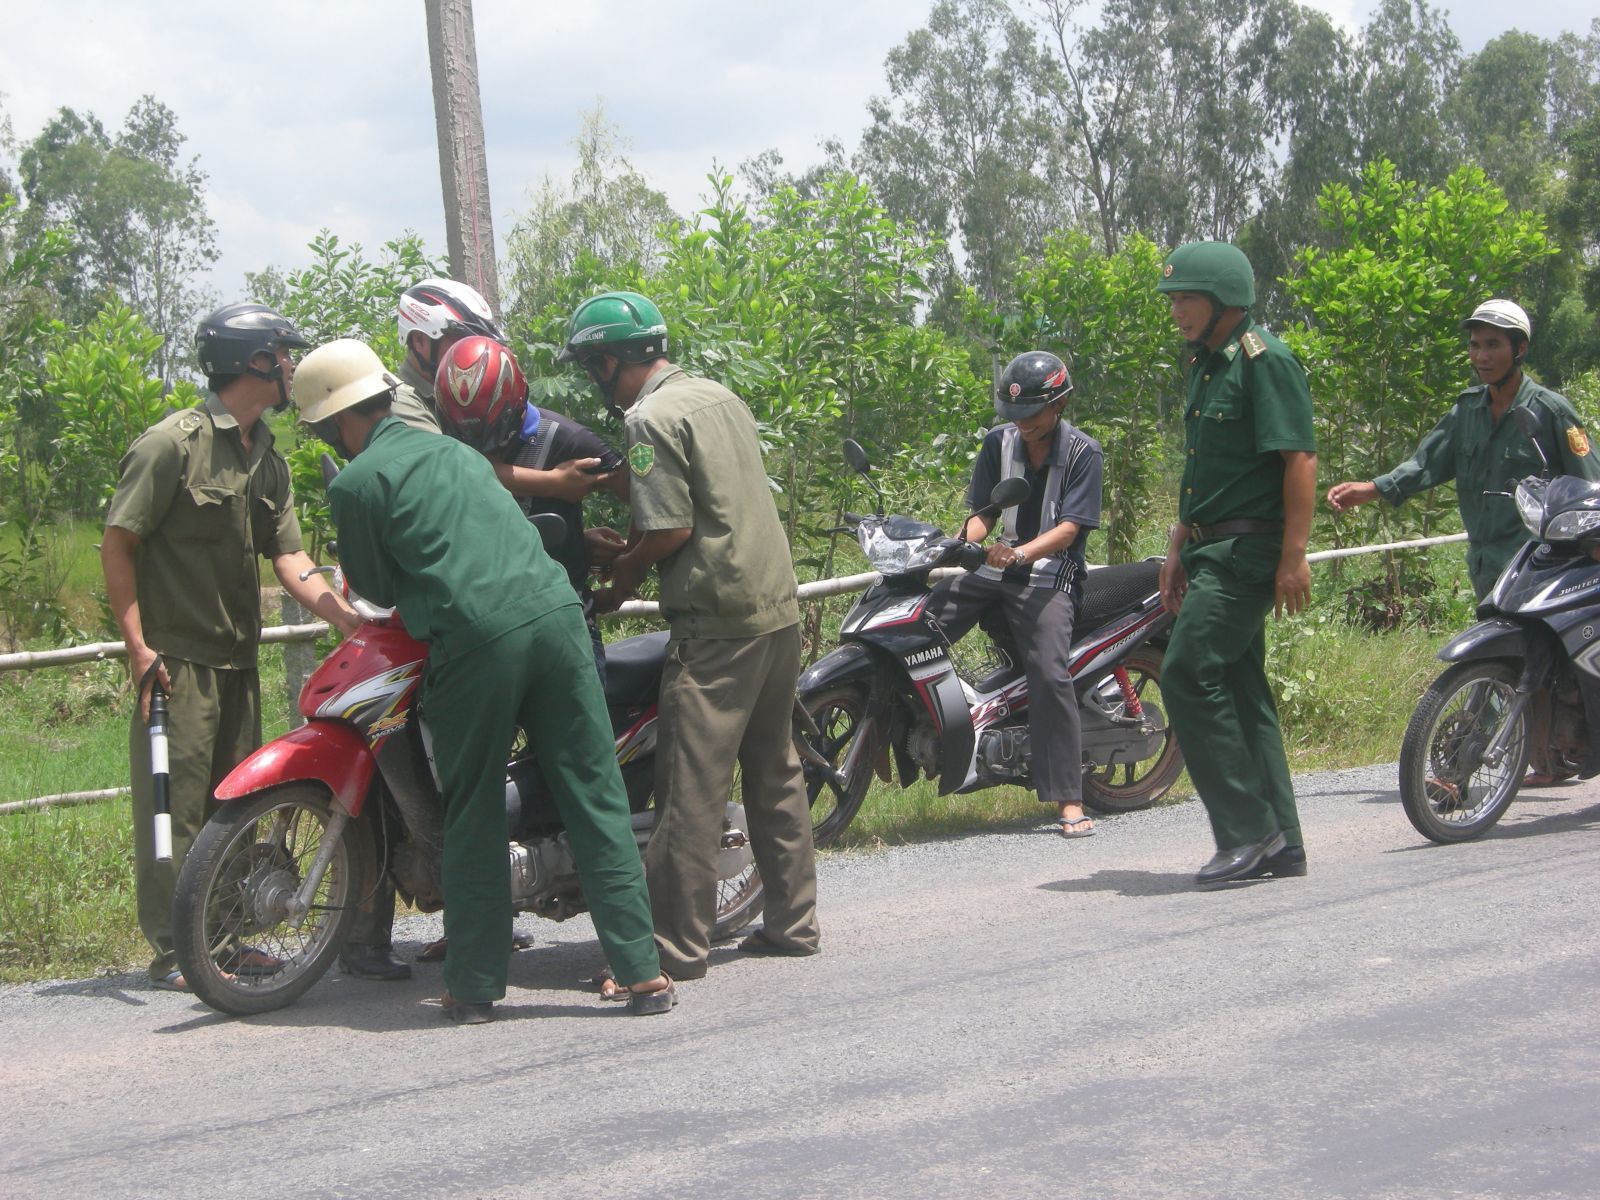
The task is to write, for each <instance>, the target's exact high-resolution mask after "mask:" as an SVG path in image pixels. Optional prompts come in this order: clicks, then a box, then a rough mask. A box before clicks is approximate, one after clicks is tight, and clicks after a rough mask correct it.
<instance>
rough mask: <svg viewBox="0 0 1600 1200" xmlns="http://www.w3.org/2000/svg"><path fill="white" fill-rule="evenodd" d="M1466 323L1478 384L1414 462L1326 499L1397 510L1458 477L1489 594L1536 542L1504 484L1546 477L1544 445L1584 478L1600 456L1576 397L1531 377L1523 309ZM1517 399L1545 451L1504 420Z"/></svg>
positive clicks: (1485, 313)
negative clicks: (1525, 367)
mask: <svg viewBox="0 0 1600 1200" xmlns="http://www.w3.org/2000/svg"><path fill="white" fill-rule="evenodd" d="M1461 328H1462V329H1463V330H1464V331H1465V332H1466V334H1467V357H1468V358H1469V359H1470V360H1471V362H1472V369H1473V370H1474V371H1475V372H1477V375H1478V379H1479V383H1478V384H1477V385H1476V386H1474V387H1470V388H1468V389H1467V390H1466V391H1464V392H1462V393H1461V395H1460V396H1458V397H1457V398H1456V401H1455V403H1454V404H1452V405H1451V406H1450V410H1449V411H1448V412H1446V413H1445V414H1444V416H1443V417H1441V418H1440V419H1439V423H1438V424H1437V425H1435V426H1434V427H1433V429H1432V431H1431V432H1430V433H1429V434H1428V435H1427V436H1426V437H1425V438H1423V439H1422V444H1421V445H1419V446H1418V447H1417V450H1416V453H1414V454H1413V455H1412V456H1411V457H1410V458H1409V459H1407V460H1406V461H1405V462H1403V463H1401V464H1400V465H1399V466H1398V467H1396V468H1395V469H1394V470H1392V471H1390V472H1389V473H1388V474H1386V475H1380V476H1378V477H1377V478H1376V479H1372V480H1368V481H1367V482H1365V483H1361V482H1356V481H1347V482H1345V483H1336V484H1334V485H1333V486H1332V487H1331V488H1329V489H1328V503H1329V504H1330V505H1331V506H1332V507H1333V510H1334V511H1335V512H1340V513H1342V512H1348V511H1349V510H1350V509H1352V508H1355V507H1356V506H1358V505H1361V504H1368V503H1370V502H1372V501H1373V500H1376V499H1378V498H1379V497H1382V498H1383V499H1384V500H1386V501H1388V503H1390V504H1392V505H1396V506H1398V505H1400V504H1403V503H1404V502H1405V501H1406V499H1407V498H1408V497H1411V496H1414V495H1416V494H1417V493H1418V492H1424V491H1427V490H1428V489H1429V488H1432V487H1437V486H1438V485H1439V484H1441V483H1449V482H1450V481H1451V480H1454V481H1455V485H1456V502H1457V503H1458V504H1459V505H1460V507H1461V524H1462V525H1463V526H1465V527H1466V531H1467V539H1468V541H1467V570H1468V572H1469V573H1470V574H1471V576H1472V590H1473V591H1474V592H1475V593H1476V594H1477V597H1478V599H1479V600H1482V599H1483V597H1484V596H1486V595H1487V594H1488V593H1489V589H1490V588H1492V587H1493V586H1494V581H1495V580H1496V579H1498V578H1499V577H1500V572H1501V571H1502V570H1504V569H1505V565H1506V563H1507V562H1509V561H1510V559H1511V556H1512V555H1513V554H1515V553H1516V552H1517V551H1518V550H1519V549H1521V547H1522V543H1523V542H1525V541H1527V540H1528V533H1527V530H1526V529H1524V528H1523V525H1522V518H1521V517H1519V516H1518V515H1517V506H1516V502H1515V501H1514V500H1512V498H1511V497H1510V496H1507V495H1505V494H1504V491H1505V485H1506V480H1508V479H1521V478H1522V477H1523V476H1525V475H1536V474H1538V473H1539V471H1540V469H1541V468H1542V466H1543V463H1542V460H1541V459H1540V457H1539V449H1542V450H1543V451H1544V453H1545V456H1546V457H1548V458H1549V460H1550V466H1551V469H1553V470H1554V471H1556V472H1557V473H1558V474H1562V475H1577V476H1580V477H1581V478H1584V479H1600V459H1596V457H1595V454H1594V451H1593V449H1592V448H1591V447H1590V444H1589V435H1588V434H1587V433H1586V432H1585V431H1584V428H1583V422H1582V421H1580V420H1579V419H1578V414H1577V412H1576V411H1574V409H1573V407H1572V404H1571V402H1570V401H1569V400H1568V399H1567V398H1566V397H1565V396H1562V395H1560V394H1559V393H1556V392H1553V391H1551V390H1550V389H1549V388H1547V387H1544V386H1542V385H1540V384H1539V383H1536V382H1535V381H1534V380H1532V379H1530V378H1528V376H1527V375H1525V374H1524V373H1523V371H1522V360H1523V359H1524V358H1526V357H1527V353H1528V342H1529V341H1530V339H1531V338H1532V336H1533V326H1532V323H1531V322H1529V320H1528V314H1527V313H1525V312H1523V311H1522V308H1521V307H1520V306H1519V305H1516V304H1514V303H1512V302H1511V301H1510V300H1487V301H1485V302H1484V303H1482V304H1480V305H1478V307H1477V308H1475V309H1473V311H1472V315H1471V316H1470V317H1468V318H1467V319H1466V320H1465V321H1463V322H1461ZM1513 405H1521V406H1522V407H1525V408H1529V409H1531V410H1533V412H1535V413H1536V414H1537V415H1538V417H1539V428H1540V433H1539V449H1535V448H1534V446H1533V444H1532V443H1531V442H1530V441H1529V440H1528V439H1527V438H1526V437H1524V436H1523V434H1522V431H1521V430H1519V429H1518V428H1517V424H1516V422H1515V421H1507V420H1503V419H1502V418H1504V417H1505V415H1506V413H1507V412H1508V411H1510V409H1511V407H1512V406H1513Z"/></svg>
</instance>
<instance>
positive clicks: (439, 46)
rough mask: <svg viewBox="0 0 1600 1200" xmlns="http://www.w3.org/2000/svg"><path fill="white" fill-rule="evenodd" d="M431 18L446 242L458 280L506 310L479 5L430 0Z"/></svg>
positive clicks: (430, 56)
mask: <svg viewBox="0 0 1600 1200" xmlns="http://www.w3.org/2000/svg"><path fill="white" fill-rule="evenodd" d="M423 3H424V5H425V6H426V8H427V13H428V59H429V62H430V63H431V64H432V68H433V115H434V122H435V124H436V125H437V127H438V135H439V178H440V181H441V183H443V185H444V228H445V241H446V244H447V245H448V247H449V251H450V274H451V275H452V276H453V277H454V278H456V279H458V280H460V281H461V282H462V283H470V284H471V285H472V286H473V287H475V288H477V289H478V291H480V292H482V293H483V296H484V299H486V300H488V302H489V307H490V308H492V309H493V310H494V311H495V312H496V313H498V312H499V311H500V283H499V277H498V275H497V274H496V272H495V263H494V222H493V219H492V217H491V214H490V207H489V158H488V154H487V153H486V151H485V149H484V141H483V105H482V103H481V102H480V101H479V99H478V50H477V42H476V41H475V40H474V37H473V32H472V0H423Z"/></svg>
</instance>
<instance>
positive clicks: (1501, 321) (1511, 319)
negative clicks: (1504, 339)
mask: <svg viewBox="0 0 1600 1200" xmlns="http://www.w3.org/2000/svg"><path fill="white" fill-rule="evenodd" d="M1474 325H1488V326H1491V327H1492V328H1495V329H1505V330H1508V331H1511V330H1514V331H1516V332H1518V333H1520V334H1522V336H1523V337H1524V338H1526V339H1527V340H1529V341H1532V340H1533V322H1532V321H1530V320H1528V314H1527V313H1525V312H1524V311H1523V310H1522V305H1520V304H1517V303H1515V302H1513V301H1511V300H1485V301H1484V302H1483V303H1482V304H1480V305H1478V307H1477V308H1475V309H1473V310H1472V315H1471V316H1470V317H1468V318H1467V319H1466V320H1465V321H1463V322H1461V328H1462V329H1463V330H1467V329H1471V328H1472V327H1473V326H1474Z"/></svg>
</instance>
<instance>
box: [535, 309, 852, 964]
mask: <svg viewBox="0 0 1600 1200" xmlns="http://www.w3.org/2000/svg"><path fill="white" fill-rule="evenodd" d="M560 357H561V361H563V362H576V363H578V364H579V365H581V366H582V367H583V369H584V370H585V371H586V372H588V375H589V378H590V380H591V381H593V383H594V384H595V386H596V387H597V388H599V389H600V392H601V394H602V395H603V396H604V397H605V401H606V404H607V406H608V407H609V408H610V409H611V410H612V411H613V412H614V413H615V412H621V413H623V414H624V424H625V426H626V430H627V457H628V474H629V485H630V486H629V504H630V509H631V514H632V522H631V523H632V529H631V530H630V534H629V539H628V540H629V546H628V549H627V550H625V551H624V552H623V553H622V554H620V555H618V557H617V558H616V560H615V561H614V562H613V564H612V584H611V587H610V588H609V589H607V590H605V591H604V592H602V593H601V594H600V595H598V596H597V603H598V604H599V605H600V607H601V608H602V610H604V609H607V608H615V607H616V606H617V605H618V604H620V603H621V601H622V600H623V599H624V598H625V597H626V596H628V595H630V594H631V593H632V592H634V591H635V590H636V589H637V588H638V586H639V584H640V583H641V582H642V581H643V580H644V577H645V575H646V574H647V573H648V571H649V570H650V568H651V567H652V566H656V565H659V566H660V569H661V611H662V613H663V614H664V615H665V617H666V618H667V621H668V623H669V625H670V626H671V630H672V637H671V642H670V644H669V646H668V652H667V664H666V670H665V672H664V673H663V675H662V680H661V695H660V700H659V707H660V724H659V726H658V730H657V734H656V738H657V741H656V775H655V785H656V804H657V805H658V807H659V809H660V818H659V820H658V823H657V825H656V829H655V833H654V834H653V835H652V836H651V839H650V845H649V847H648V849H647V850H646V852H645V877H646V879H647V881H648V883H649V885H650V905H651V911H652V914H653V917H654V920H655V929H656V945H657V947H658V948H659V950H660V953H661V966H662V969H663V970H665V971H666V972H667V974H668V975H670V976H672V977H673V978H674V979H698V978H700V977H701V976H703V975H704V974H705V972H706V958H707V956H708V955H709V954H710V951H711V928H712V924H713V922H714V920H715V916H716V905H717V858H718V854H719V853H720V844H721V835H722V823H723V814H724V805H725V803H726V802H727V798H728V795H729V792H730V790H731V788H732V786H733V768H734V763H735V762H737V763H738V764H739V765H740V767H741V768H742V770H743V773H744V785H743V793H742V794H743V801H744V805H745V809H746V811H747V812H748V813H749V818H750V839H751V851H752V853H753V854H754V856H755V860H756V866H757V867H758V868H759V869H760V871H761V878H762V882H763V883H764V884H765V888H766V896H765V909H764V914H765V919H764V924H763V927H762V929H761V930H760V931H759V932H757V933H754V934H752V935H750V936H749V937H748V938H746V939H745V940H744V941H743V942H742V943H741V944H740V949H741V950H744V951H746V952H749V953H754V954H780V955H795V956H801V955H808V954H815V953H816V952H817V949H818V945H819V936H820V935H819V932H818V928H817V911H816V910H817V903H816V897H817V880H816V861H815V855H814V851H813V847H812V839H811V813H810V808H809V806H808V804H807V802H806V790H805V781H804V779H803V777H802V775H801V773H800V761H799V757H798V756H797V755H796V753H795V749H794V743H793V741H792V739H791V737H790V714H791V713H792V712H793V708H794V688H795V680H796V678H797V677H798V675H799V673H800V627H799V621H800V609H799V604H798V601H797V599H796V595H795V592H796V587H795V578H794V565H793V562H792V560H791V559H790V556H789V543H788V539H787V538H786V537H785V536H784V532H783V525H782V522H781V521H780V520H779V519H778V510H777V506H776V505H775V504H774V503H773V501H772V492H771V490H770V489H769V488H768V486H767V475H766V470H765V468H764V467H763V465H762V461H761V444H760V441H759V439H758V437H757V433H756V423H755V418H754V417H753V416H751V414H750V410H749V409H748V408H747V407H745V404H744V402H743V401H742V400H740V399H739V397H738V396H735V395H734V394H733V393H732V392H730V391H728V389H727V388H724V387H722V386H721V385H719V384H716V383H713V382H711V381H710V380H706V379H697V378H695V377H693V376H691V375H688V374H686V373H684V371H683V370H681V369H680V368H678V367H675V366H673V365H672V364H671V363H670V362H668V361H667V324H666V321H665V320H664V319H663V318H662V316H661V312H660V310H659V309H658V308H656V306H655V305H654V304H653V303H651V302H650V301H649V300H648V299H646V298H645V297H643V296H641V295H638V294H637V293H634V292H606V293H604V294H603V295H599V296H595V297H592V298H591V299H589V300H586V301H584V303H582V304H581V305H579V306H578V308H577V311H576V312H574V313H573V315H572V320H571V322H570V323H569V325H568V330H567V341H566V346H565V348H564V349H563V350H562V352H561V356H560Z"/></svg>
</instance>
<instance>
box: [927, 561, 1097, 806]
mask: <svg viewBox="0 0 1600 1200" xmlns="http://www.w3.org/2000/svg"><path fill="white" fill-rule="evenodd" d="M996 610H998V611H1000V612H1003V613H1004V614H1005V617H1006V620H1007V621H1008V622H1010V625H1011V633H1012V636H1013V637H1014V638H1015V639H1016V643H1017V650H1018V652H1019V653H1020V654H1021V656H1022V669H1023V672H1024V673H1025V674H1026V675H1027V677H1028V745H1029V747H1030V750H1031V753H1032V756H1033V786H1034V790H1035V791H1037V792H1038V794H1039V799H1040V800H1041V801H1043V802H1044V803H1046V804H1054V805H1061V804H1079V803H1082V801H1083V734H1082V732H1081V730H1080V727H1079V725H1078V698H1077V696H1076V694H1075V693H1074V692H1073V690H1072V676H1071V674H1070V673H1069V671H1068V668H1067V660H1068V658H1069V657H1070V655H1069V651H1070V650H1071V649H1072V621H1073V618H1074V616H1075V615H1076V610H1075V606H1074V604H1073V601H1072V593H1070V592H1061V591H1057V590H1056V589H1054V588H1039V587H1026V586H1023V587H1019V586H1017V585H1016V584H1013V583H1007V582H1004V581H1001V580H995V579H986V578H985V577H984V576H982V575H978V574H970V575H958V576H956V577H955V578H954V579H947V580H944V581H942V582H940V583H939V584H938V585H936V586H935V588H934V593H933V598H932V599H931V600H929V602H928V611H929V612H930V613H932V614H933V615H934V616H936V617H937V618H938V619H939V624H940V625H942V626H943V627H944V631H945V636H946V637H948V638H949V639H950V641H951V642H952V643H954V642H957V641H959V640H960V639H961V638H962V637H963V636H965V634H966V633H967V631H968V630H970V629H971V628H972V627H973V626H974V625H975V624H977V623H978V620H979V619H980V618H981V617H983V616H984V615H985V614H987V613H990V612H994V611H996Z"/></svg>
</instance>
